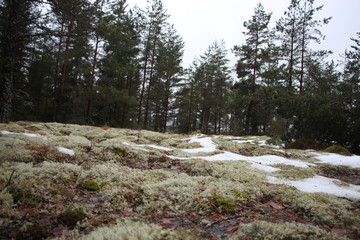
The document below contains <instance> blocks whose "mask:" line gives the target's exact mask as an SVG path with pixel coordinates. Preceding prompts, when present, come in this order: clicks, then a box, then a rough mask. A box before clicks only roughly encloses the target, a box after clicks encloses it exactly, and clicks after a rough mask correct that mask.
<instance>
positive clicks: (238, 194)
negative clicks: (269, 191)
mask: <svg viewBox="0 0 360 240" xmlns="http://www.w3.org/2000/svg"><path fill="white" fill-rule="evenodd" d="M231 193H232V195H234V197H236V198H240V199H243V200H246V201H250V200H251V198H250V196H249V195H247V194H246V193H241V192H237V191H232V192H231Z"/></svg>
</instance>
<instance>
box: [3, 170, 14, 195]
mask: <svg viewBox="0 0 360 240" xmlns="http://www.w3.org/2000/svg"><path fill="white" fill-rule="evenodd" d="M14 173H15V170H13V171H12V173H11V175H10V177H9V179H8V180H7V182H6V184H5V185H4V187H3V188H2V189H1V190H0V192H2V191H4V190H5V188H7V187H8V186H10V185H11V179H12V178H13V176H14Z"/></svg>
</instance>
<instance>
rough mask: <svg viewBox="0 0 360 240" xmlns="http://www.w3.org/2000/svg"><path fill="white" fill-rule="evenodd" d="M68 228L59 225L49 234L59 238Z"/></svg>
mask: <svg viewBox="0 0 360 240" xmlns="http://www.w3.org/2000/svg"><path fill="white" fill-rule="evenodd" d="M67 229H68V228H67V227H66V226H64V225H59V226H57V227H56V228H54V229H53V230H52V231H51V232H52V234H54V236H55V237H60V236H61V235H62V233H63V231H65V230H67Z"/></svg>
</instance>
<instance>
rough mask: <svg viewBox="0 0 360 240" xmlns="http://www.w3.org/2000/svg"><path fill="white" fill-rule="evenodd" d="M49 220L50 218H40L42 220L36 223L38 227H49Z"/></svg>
mask: <svg viewBox="0 0 360 240" xmlns="http://www.w3.org/2000/svg"><path fill="white" fill-rule="evenodd" d="M50 219H51V216H49V217H45V218H42V219H39V220H37V221H36V222H37V223H38V224H39V225H43V226H49V225H51V221H50Z"/></svg>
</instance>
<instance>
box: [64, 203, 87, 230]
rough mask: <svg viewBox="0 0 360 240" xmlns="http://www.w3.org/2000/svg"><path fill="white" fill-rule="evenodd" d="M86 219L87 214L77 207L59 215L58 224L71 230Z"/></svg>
mask: <svg viewBox="0 0 360 240" xmlns="http://www.w3.org/2000/svg"><path fill="white" fill-rule="evenodd" d="M85 218H86V214H85V212H84V210H83V209H81V208H75V207H68V208H66V209H65V210H64V211H63V212H61V213H59V214H58V215H57V220H58V222H59V223H61V224H64V225H66V226H68V227H70V228H74V227H75V226H76V223H77V222H79V221H81V220H83V219H85Z"/></svg>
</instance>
